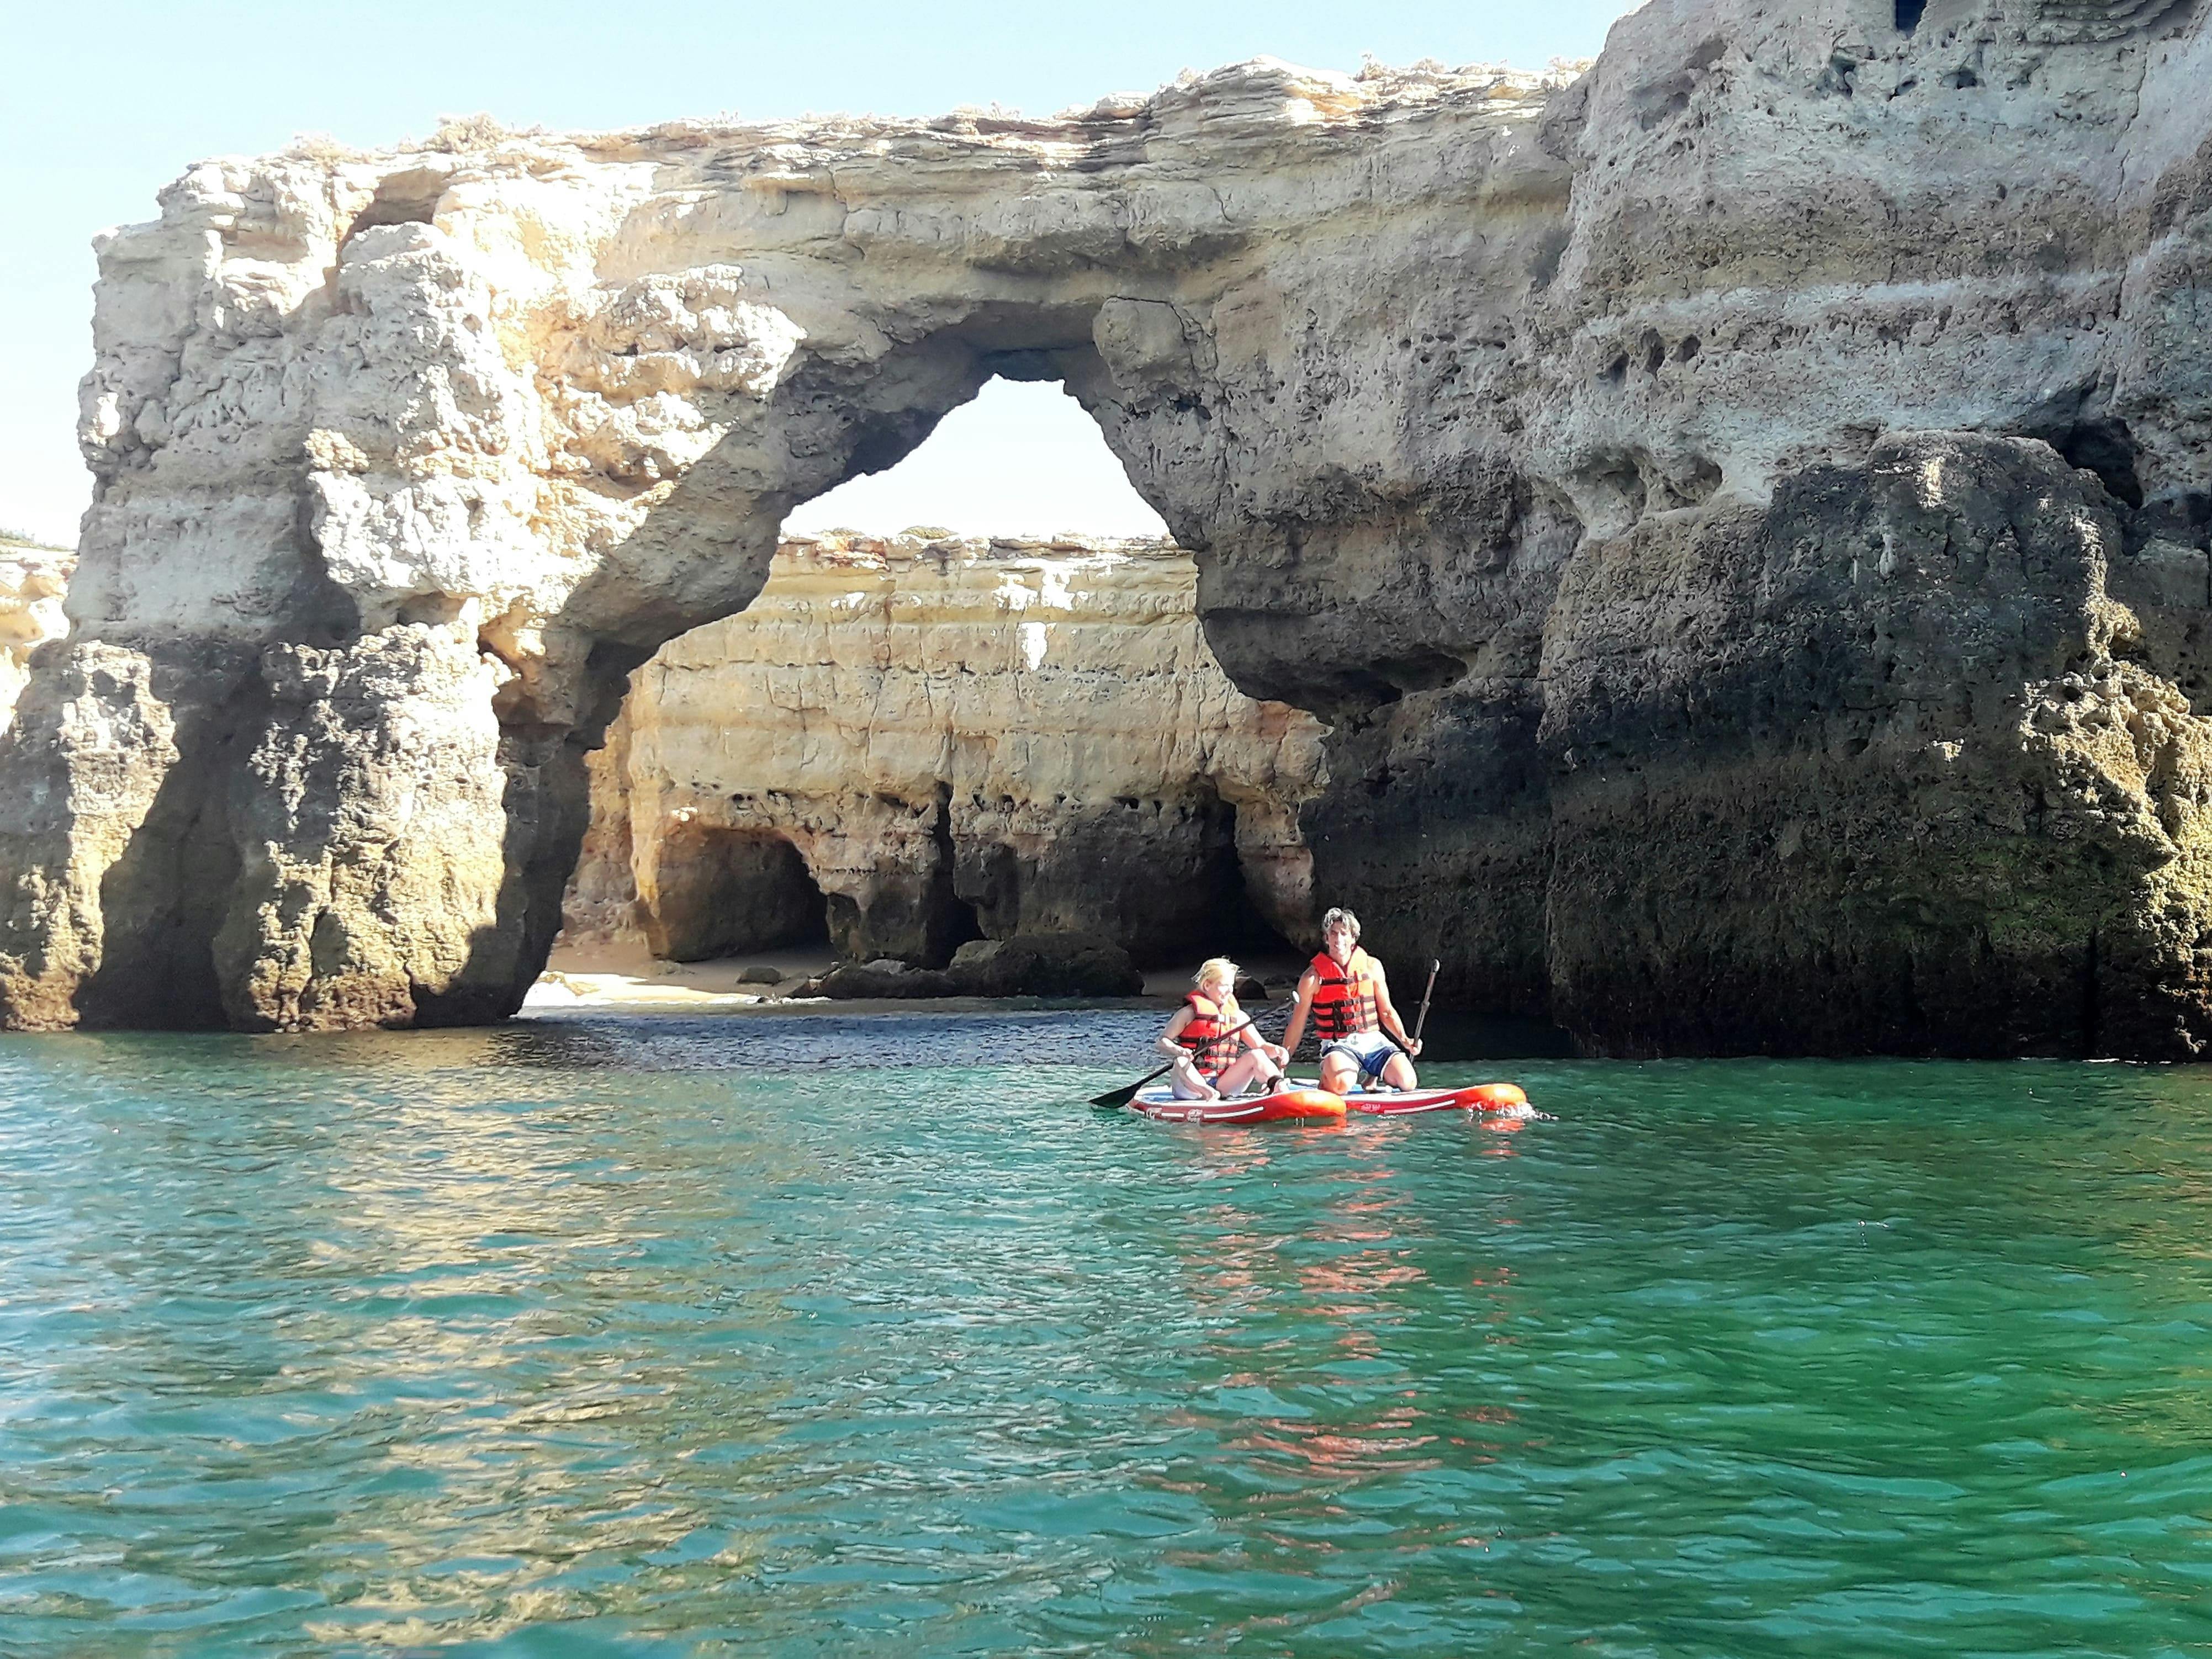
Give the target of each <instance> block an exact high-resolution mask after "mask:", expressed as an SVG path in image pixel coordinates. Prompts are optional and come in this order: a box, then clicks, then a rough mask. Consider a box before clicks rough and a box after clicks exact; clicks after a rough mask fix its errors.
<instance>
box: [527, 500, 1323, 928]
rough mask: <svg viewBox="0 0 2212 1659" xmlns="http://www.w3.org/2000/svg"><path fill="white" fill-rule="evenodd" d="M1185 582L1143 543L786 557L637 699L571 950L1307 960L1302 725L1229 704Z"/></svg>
mask: <svg viewBox="0 0 2212 1659" xmlns="http://www.w3.org/2000/svg"><path fill="white" fill-rule="evenodd" d="M1196 585H1197V568H1196V566H1195V564H1194V562H1193V561H1192V559H1191V556H1190V555H1189V554H1188V553H1187V552H1185V551H1183V550H1182V549H1180V548H1178V547H1176V546H1175V545H1174V544H1171V543H1169V542H1164V541H1128V540H1089V539H1085V538H1055V539H1052V540H1015V539H998V540H985V539H979V538H956V537H951V536H943V537H926V536H917V535H908V536H903V537H894V538H869V537H860V536H855V535H844V534H834V533H833V534H829V535H823V536H811V537H793V538H787V539H786V540H785V541H784V542H783V544H782V545H781V547H780V548H779V549H778V550H777V551H776V555H775V560H774V562H772V564H771V565H770V567H769V580H768V582H767V585H766V586H763V588H762V590H761V592H760V595H759V597H758V598H757V599H755V600H754V601H753V603H752V604H751V605H750V606H749V607H748V608H747V609H746V610H745V611H744V612H743V613H742V614H740V615H738V616H736V617H729V618H726V619H725V620H724V621H721V622H718V623H709V624H708V626H706V627H704V628H701V629H695V630H693V631H692V632H690V633H689V634H685V635H682V636H681V637H680V638H678V639H676V640H673V641H670V642H669V643H668V644H667V645H665V646H663V647H661V648H660V650H659V652H658V653H655V655H654V656H653V659H652V660H651V661H649V662H647V664H646V665H644V666H643V667H642V668H641V669H640V670H639V671H637V673H636V674H635V676H634V677H633V679H632V689H631V690H630V694H629V699H628V701H627V702H625V703H624V704H623V712H622V714H621V716H620V717H619V718H618V719H617V720H616V721H615V723H614V725H613V726H611V728H610V730H609V732H608V741H607V744H606V746H605V748H604V749H602V750H599V752H598V754H596V755H595V756H594V757H592V825H591V829H589V830H588V831H587V832H586V836H585V842H584V854H583V857H582V859H581V860H580V862H579V864H578V866H577V872H576V877H575V879H574V883H573V884H572V885H571V887H570V890H569V893H568V902H567V916H568V939H569V940H570V941H571V942H579V941H581V940H583V939H588V938H592V937H599V938H605V939H613V940H616V941H620V940H622V939H625V938H627V937H629V936H630V935H631V934H633V933H641V934H642V935H643V936H644V937H645V938H646V939H647V940H648V941H649V942H650V945H651V946H652V948H653V951H654V952H655V953H656V954H658V955H660V956H663V957H671V958H675V959H678V960H686V961H689V960H697V959H700V958H703V957H713V956H720V955H727V954H731V953H734V952H745V951H754V952H757V951H762V950H764V949H770V948H774V947H776V946H779V945H791V944H795V943H798V942H799V941H801V940H803V939H806V938H809V937H811V936H816V935H819V934H826V935H827V937H828V939H829V944H830V945H831V946H832V948H833V949H834V950H835V951H836V952H837V953H838V954H839V955H841V956H843V957H848V958H849V959H851V960H854V961H866V960H869V959H871V958H873V957H886V956H894V957H902V958H905V959H908V960H910V961H913V962H915V963H919V964H922V965H927V966H932V967H935V966H942V965H943V963H945V960H946V959H947V958H948V957H950V956H951V952H952V950H953V948H954V947H955V946H956V945H958V944H959V943H960V942H961V941H962V940H963V939H972V938H977V937H989V938H1006V937H1008V936H1011V935H1012V934H1015V933H1053V932H1073V933H1096V934H1099V935H1102V936H1103V937H1106V938H1109V939H1114V940H1115V942H1117V943H1119V944H1121V945H1123V946H1124V947H1125V948H1127V949H1128V950H1130V951H1132V952H1133V954H1135V955H1136V956H1137V957H1139V960H1145V961H1158V960H1161V959H1164V958H1166V957H1172V956H1174V955H1175V954H1176V953H1177V952H1188V951H1190V950H1192V949H1194V948H1200V947H1205V946H1206V945H1207V943H1208V942H1209V941H1211V942H1212V945H1211V948H1213V949H1222V950H1225V949H1230V948H1241V947H1242V946H1243V945H1246V944H1248V943H1250V942H1251V941H1253V940H1254V939H1255V936H1258V937H1263V938H1264V937H1272V936H1275V935H1289V936H1292V937H1296V938H1301V939H1303V938H1309V937H1310V936H1311V933H1312V931H1313V928H1312V920H1313V918H1312V916H1311V914H1310V909H1311V882H1312V860H1311V857H1310V854H1308V852H1307V850H1306V848H1305V847H1304V842H1303V841H1302V840H1301V838H1300V836H1299V831H1298V811H1299V808H1300V807H1301V806H1302V805H1304V803H1305V802H1306V801H1308V800H1309V799H1312V798H1313V797H1314V796H1316V795H1317V794H1318V793H1321V790H1322V785H1323V781H1324V771H1323V767H1322V738H1323V736H1324V728H1323V727H1322V725H1321V723H1320V722H1319V721H1317V720H1315V719H1314V718H1313V717H1312V716H1311V715H1310V714H1305V713H1304V712H1302V711H1300V710H1298V709H1295V708H1288V707H1285V705H1283V704H1280V703H1269V702H1255V700H1253V699H1252V698H1249V697H1247V696H1243V694H1242V693H1241V692H1239V691H1238V690H1237V689H1236V688H1235V687H1234V686H1233V685H1231V684H1230V683H1229V679H1228V677H1227V676H1226V675H1225V674H1224V673H1223V672H1222V671H1221V668H1220V665H1219V664H1218V663H1217V662H1216V661H1215V660H1214V659H1213V654H1212V652H1211V651H1209V650H1208V649H1207V648H1206V642H1205V640H1204V637H1203V635H1202V634H1201V632H1200V627H1199V622H1198V616H1197V610H1196V604H1195V588H1196Z"/></svg>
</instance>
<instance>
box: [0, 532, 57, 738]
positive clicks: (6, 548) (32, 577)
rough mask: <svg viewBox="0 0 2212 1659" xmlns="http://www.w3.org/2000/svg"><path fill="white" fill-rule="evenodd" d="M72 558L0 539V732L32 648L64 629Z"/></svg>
mask: <svg viewBox="0 0 2212 1659" xmlns="http://www.w3.org/2000/svg"><path fill="white" fill-rule="evenodd" d="M75 563H76V561H75V560H74V559H72V558H71V557H70V556H69V555H68V554H66V553H64V552H61V551H59V550H56V549H54V548H51V547H34V546H31V545H28V544H24V543H21V542H13V541H6V540H0V732H6V731H7V729H8V726H9V722H10V721H12V720H14V719H15V699H16V698H17V697H18V696H21V694H22V690H23V683H24V682H25V681H26V680H27V679H28V678H30V672H31V653H33V651H35V650H37V649H38V648H39V647H40V646H42V645H44V644H45V643H46V641H48V640H58V639H59V638H61V636H62V635H64V634H66V633H68V632H69V619H68V618H67V617H64V616H63V615H62V594H63V592H64V591H65V590H66V589H67V588H68V586H69V573H70V567H71V566H72V565H74V564H75Z"/></svg>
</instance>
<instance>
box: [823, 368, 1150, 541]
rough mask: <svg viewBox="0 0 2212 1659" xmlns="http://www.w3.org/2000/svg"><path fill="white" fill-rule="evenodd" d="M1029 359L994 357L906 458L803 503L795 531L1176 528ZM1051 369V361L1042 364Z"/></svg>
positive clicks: (868, 468)
mask: <svg viewBox="0 0 2212 1659" xmlns="http://www.w3.org/2000/svg"><path fill="white" fill-rule="evenodd" d="M1029 357H1030V354H1024V355H1022V356H1002V357H1000V358H995V359H993V360H991V361H992V362H994V365H995V372H994V373H993V374H991V376H990V378H989V379H988V380H986V381H985V382H984V384H983V386H982V388H981V390H980V391H979V392H977V393H976V394H975V397H974V398H972V399H970V400H969V402H967V403H964V404H961V405H960V406H959V407H958V408H957V409H955V410H952V411H951V413H950V414H948V415H946V416H945V417H944V419H942V420H940V421H939V422H937V425H936V428H935V429H934V430H933V431H932V432H931V433H930V435H929V436H928V437H927V439H925V440H924V441H922V442H921V444H919V445H917V446H916V447H915V448H914V449H913V450H912V451H910V452H908V453H905V454H904V456H903V458H902V459H897V460H896V462H895V463H894V464H891V465H884V466H881V467H880V468H875V467H873V466H872V463H873V462H874V461H875V460H876V459H878V458H876V457H874V456H863V457H856V458H855V467H856V471H855V473H854V476H853V477H848V479H846V480H845V482H844V483H841V484H839V485H838V486H837V487H836V489H830V490H829V491H826V492H825V493H823V495H817V496H816V497H814V499H813V500H811V501H807V502H805V503H804V504H803V505H801V506H799V507H794V508H793V510H792V512H791V513H789V515H788V516H787V517H786V519H785V520H784V525H783V527H784V530H785V531H786V532H787V533H790V534H797V535H808V534H816V533H819V532H823V531H829V530H838V529H857V530H863V531H866V532H867V533H869V534H872V535H883V536H888V535H894V534H896V533H897V532H899V531H901V530H903V529H908V528H915V529H928V530H936V531H939V532H949V533H951V534H956V535H963V536H1010V537H1020V536H1027V537H1051V536H1058V535H1066V534H1069V533H1073V534H1078V535H1091V536H1114V537H1128V536H1164V535H1166V534H1167V533H1168V529H1167V526H1166V524H1165V523H1164V521H1163V520H1161V518H1160V515H1159V514H1158V513H1157V512H1156V511H1154V510H1153V508H1152V505H1151V503H1149V502H1148V501H1146V500H1145V498H1144V497H1143V496H1142V495H1139V494H1138V493H1137V491H1136V489H1135V488H1134V487H1133V485H1132V484H1131V483H1129V479H1128V475H1127V473H1125V472H1124V471H1122V469H1121V462H1120V461H1119V460H1117V459H1115V455H1114V452H1113V451H1112V450H1110V449H1109V448H1108V447H1106V439H1105V435H1104V434H1103V433H1102V432H1100V431H1099V429H1098V426H1097V422H1095V421H1093V420H1092V419H1091V416H1089V415H1088V414H1086V413H1085V411H1084V409H1083V406H1082V405H1081V404H1079V403H1077V402H1076V400H1075V399H1074V398H1073V396H1071V395H1070V394H1069V392H1068V391H1067V389H1066V385H1065V384H1064V383H1063V382H1062V380H1060V376H1059V375H1058V374H1051V375H1050V378H1048V379H1039V378H1036V375H1035V374H1032V373H1031V369H1032V368H1036V365H1033V364H1031V363H1030V361H1029ZM1039 372H1042V373H1048V374H1049V373H1050V365H1045V366H1043V368H1042V369H1041V370H1040V371H1039Z"/></svg>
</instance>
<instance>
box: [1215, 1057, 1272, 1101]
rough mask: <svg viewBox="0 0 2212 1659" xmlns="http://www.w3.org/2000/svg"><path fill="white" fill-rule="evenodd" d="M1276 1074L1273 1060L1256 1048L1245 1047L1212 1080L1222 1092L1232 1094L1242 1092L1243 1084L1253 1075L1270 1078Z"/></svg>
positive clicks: (1253, 1076) (1252, 1077)
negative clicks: (1241, 1052)
mask: <svg viewBox="0 0 2212 1659" xmlns="http://www.w3.org/2000/svg"><path fill="white" fill-rule="evenodd" d="M1278 1075H1279V1073H1277V1071H1276V1069H1275V1062H1274V1061H1273V1060H1269V1059H1268V1058H1267V1055H1265V1054H1261V1052H1260V1051H1259V1050H1258V1049H1256V1048H1247V1049H1246V1050H1245V1051H1244V1052H1243V1054H1239V1055H1237V1058H1236V1059H1235V1060H1231V1061H1230V1062H1229V1066H1228V1067H1227V1069H1226V1070H1225V1071H1224V1072H1223V1073H1221V1075H1220V1076H1219V1077H1217V1078H1216V1079H1213V1081H1214V1085H1215V1086H1216V1087H1218V1089H1219V1090H1220V1091H1221V1092H1222V1093H1223V1094H1225V1095H1233V1094H1240V1093H1242V1092H1243V1088H1244V1085H1246V1084H1248V1083H1249V1082H1251V1080H1252V1079H1254V1078H1255V1077H1257V1078H1270V1079H1272V1078H1274V1077H1276V1076H1278Z"/></svg>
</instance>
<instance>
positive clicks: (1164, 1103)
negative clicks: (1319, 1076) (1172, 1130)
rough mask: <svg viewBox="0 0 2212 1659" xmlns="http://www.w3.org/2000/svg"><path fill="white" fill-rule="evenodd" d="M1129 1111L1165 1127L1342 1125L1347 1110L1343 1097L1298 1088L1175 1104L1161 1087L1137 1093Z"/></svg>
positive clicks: (1173, 1094) (1170, 1095) (1325, 1091)
mask: <svg viewBox="0 0 2212 1659" xmlns="http://www.w3.org/2000/svg"><path fill="white" fill-rule="evenodd" d="M1129 1109H1130V1110H1131V1111H1133V1112H1142V1113H1143V1114H1144V1115H1146V1117H1156V1118H1158V1119H1159V1120H1160V1121H1162V1122H1164V1123H1279V1122H1282V1121H1285V1120H1286V1119H1290V1118H1316V1119H1322V1120H1327V1121H1332V1122H1342V1121H1343V1120H1344V1114H1345V1103H1344V1099H1343V1097H1342V1096H1340V1095H1333V1094H1331V1093H1329V1092H1328V1090H1326V1089H1315V1088H1308V1087H1303V1086H1301V1087H1295V1088H1289V1089H1278V1090H1276V1091H1275V1092H1274V1093H1273V1094H1271V1095H1240V1096H1238V1097H1236V1098H1235V1099H1233V1100H1177V1099H1176V1097H1175V1091H1174V1090H1172V1089H1170V1087H1168V1085H1165V1084H1164V1083H1163V1084H1159V1085H1156V1086H1154V1087H1152V1088H1150V1089H1146V1090H1142V1091H1139V1094H1138V1096H1137V1097H1136V1098H1135V1099H1134V1100H1133V1101H1131V1102H1130V1103H1129Z"/></svg>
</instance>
